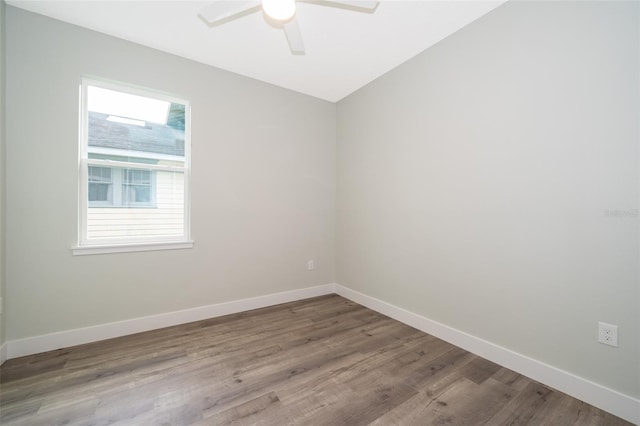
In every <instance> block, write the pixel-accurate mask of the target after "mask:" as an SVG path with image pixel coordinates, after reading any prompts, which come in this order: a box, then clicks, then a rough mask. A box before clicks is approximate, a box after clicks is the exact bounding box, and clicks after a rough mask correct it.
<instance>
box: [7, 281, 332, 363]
mask: <svg viewBox="0 0 640 426" xmlns="http://www.w3.org/2000/svg"><path fill="white" fill-rule="evenodd" d="M333 288H334V286H333V284H325V285H320V286H316V287H308V288H303V289H300V290H291V291H285V292H282V293H275V294H269V295H265V296H258V297H252V298H249V299H240V300H234V301H231V302H225V303H218V304H215V305H208V306H200V307H197V308H193V309H185V310H182V311H174V312H168V313H165V314H158V315H151V316H147V317H141V318H134V319H130V320H125V321H118V322H112V323H108V324H100V325H96V326H92V327H85V328H78V329H74V330H68V331H61V332H59V333H52V334H45V335H41V336H34V337H28V338H25V339H17V340H11V341H8V342H6V343H5V344H4V345H3V346H2V348H3V351H4V352H3V353H4V354H6V355H8V359H11V358H17V357H20V356H26V355H32V354H36V353H41V352H47V351H51V350H55V349H61V348H66V347H69V346H75V345H81V344H84V343H91V342H97V341H99V340H105V339H110V338H113V337H120V336H126V335H129V334H134V333H140V332H143V331H149V330H155V329H158V328H163V327H170V326H173V325H179V324H185V323H188V322H193V321H200V320H204V319H208V318H215V317H219V316H223V315H229V314H235V313H238V312H244V311H249V310H251V309H258V308H264V307H267V306H273V305H278V304H280V303H287V302H293V301H296V300H301V299H308V298H310V297H315V296H322V295H325V294H332V293H333V292H334V291H333Z"/></svg>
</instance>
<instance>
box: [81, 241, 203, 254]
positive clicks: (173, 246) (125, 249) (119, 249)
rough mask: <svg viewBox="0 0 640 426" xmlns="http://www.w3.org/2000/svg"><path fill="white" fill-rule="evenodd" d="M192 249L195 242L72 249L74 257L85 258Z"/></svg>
mask: <svg viewBox="0 0 640 426" xmlns="http://www.w3.org/2000/svg"><path fill="white" fill-rule="evenodd" d="M190 248H193V241H180V242H166V243H136V244H134V243H130V244H109V245H91V246H75V247H72V248H71V251H72V253H73V255H74V256H84V255H89V254H109V253H130V252H136V251H156V250H179V249H190Z"/></svg>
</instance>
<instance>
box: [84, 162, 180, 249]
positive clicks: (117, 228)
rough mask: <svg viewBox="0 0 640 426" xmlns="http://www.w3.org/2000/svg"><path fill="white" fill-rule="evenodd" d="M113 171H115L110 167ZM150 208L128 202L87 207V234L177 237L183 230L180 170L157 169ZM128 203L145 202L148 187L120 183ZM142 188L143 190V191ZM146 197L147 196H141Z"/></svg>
mask: <svg viewBox="0 0 640 426" xmlns="http://www.w3.org/2000/svg"><path fill="white" fill-rule="evenodd" d="M114 171H115V170H114ZM155 180H156V199H155V204H154V205H153V208H148V207H144V206H136V205H129V206H128V207H127V208H123V207H119V208H115V207H114V208H89V209H88V213H87V237H88V238H94V239H105V238H106V239H108V238H127V237H133V236H140V237H158V236H180V235H183V233H184V225H185V223H184V221H185V216H184V213H185V205H184V173H182V172H165V171H157V172H156V176H155ZM122 186H123V187H126V188H127V189H126V190H125V191H123V192H124V193H125V194H127V195H123V196H124V197H127V199H129V200H130V201H131V202H133V200H136V201H135V202H142V203H144V202H147V201H144V200H145V199H146V200H148V199H149V198H148V197H149V192H148V191H149V188H150V187H149V186H140V185H122ZM145 191H146V192H145ZM145 197H147V198H145Z"/></svg>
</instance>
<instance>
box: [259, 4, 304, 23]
mask: <svg viewBox="0 0 640 426" xmlns="http://www.w3.org/2000/svg"><path fill="white" fill-rule="evenodd" d="M262 10H264V13H266V14H267V15H269V16H270V17H271V18H273V19H276V20H278V21H287V20H289V19H291V18H292V17H293V15H294V14H295V13H296V2H295V0H262Z"/></svg>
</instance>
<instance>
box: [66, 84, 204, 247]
mask: <svg viewBox="0 0 640 426" xmlns="http://www.w3.org/2000/svg"><path fill="white" fill-rule="evenodd" d="M88 86H94V87H100V88H103V89H109V90H115V91H119V92H124V93H129V94H132V95H138V96H144V97H148V98H154V99H159V100H163V101H167V102H171V103H179V104H182V105H184V106H185V129H184V166H171V165H159V164H137V163H129V162H124V161H114V160H104V159H95V158H88V155H89V153H88V151H89V150H88V122H89V112H88V106H87V94H88V89H87V87H88ZM79 145H80V147H79V150H78V151H79V157H78V178H79V181H78V242H77V244H76V245H75V246H74V247H72V252H73V254H74V255H85V254H101V253H118V252H134V251H151V250H170V249H184V248H192V247H193V240H192V239H191V191H190V182H191V104H190V102H189V101H187V100H185V99H182V98H178V97H174V96H172V95H167V94H164V93H162V92H158V91H154V90H152V89H146V88H140V87H134V86H131V85H128V84H125V83H118V82H111V81H106V80H99V79H95V78H83V79H82V81H81V84H80V135H79ZM132 152H133V151H132ZM89 166H98V167H109V168H112V170H114V171H116V170H118V169H139V170H150V171H167V172H179V173H183V175H184V232H183V235H181V236H177V237H171V236H166V237H143V236H139V237H127V238H109V239H99V238H94V239H89V238H87V226H88V223H87V220H88V218H87V213H88V208H89V201H88V197H87V194H88V170H89ZM121 173H122V172H121ZM113 179H114V178H113V172H112V180H113ZM154 179H155V177H154ZM114 184H115V182H114ZM154 202H155V197H154ZM92 207H93V206H92ZM96 207H97V206H96Z"/></svg>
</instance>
